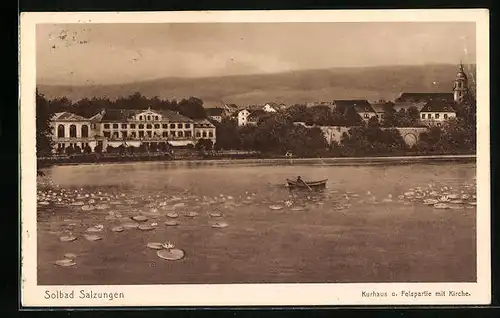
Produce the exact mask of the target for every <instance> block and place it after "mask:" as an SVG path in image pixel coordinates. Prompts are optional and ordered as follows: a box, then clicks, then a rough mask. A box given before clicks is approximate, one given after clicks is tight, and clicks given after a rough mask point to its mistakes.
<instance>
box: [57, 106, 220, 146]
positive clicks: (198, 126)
mask: <svg viewBox="0 0 500 318" xmlns="http://www.w3.org/2000/svg"><path fill="white" fill-rule="evenodd" d="M51 127H52V139H53V141H54V147H53V152H54V153H57V152H58V151H61V150H64V149H65V148H67V147H69V146H73V147H76V146H78V147H80V148H81V149H85V148H86V147H87V146H89V147H90V149H91V150H92V151H94V150H95V148H96V147H97V146H100V147H102V151H103V152H106V149H107V147H108V146H112V147H119V146H121V145H124V146H134V147H140V146H143V145H144V146H151V145H153V144H156V145H159V144H160V143H167V142H168V144H169V145H171V146H189V145H193V146H194V145H196V143H197V142H198V140H200V139H209V140H211V141H212V143H213V144H215V142H216V136H215V126H214V125H213V124H212V123H211V122H209V121H208V120H193V119H190V118H188V117H185V116H182V115H180V114H179V113H177V112H174V111H171V110H152V109H146V110H129V109H105V110H102V111H101V112H99V113H97V114H96V115H94V116H92V117H91V118H85V117H82V116H79V115H76V114H73V113H69V112H61V113H56V114H55V115H54V116H53V117H52V120H51Z"/></svg>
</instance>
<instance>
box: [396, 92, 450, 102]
mask: <svg viewBox="0 0 500 318" xmlns="http://www.w3.org/2000/svg"><path fill="white" fill-rule="evenodd" d="M436 99H441V100H447V101H453V93H402V94H401V95H400V96H399V97H398V98H396V102H422V101H429V100H436Z"/></svg>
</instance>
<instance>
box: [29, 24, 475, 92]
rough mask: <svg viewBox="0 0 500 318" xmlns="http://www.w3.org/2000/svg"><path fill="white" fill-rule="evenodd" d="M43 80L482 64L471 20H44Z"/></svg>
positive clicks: (40, 43)
mask: <svg viewBox="0 0 500 318" xmlns="http://www.w3.org/2000/svg"><path fill="white" fill-rule="evenodd" d="M36 41H37V43H36V50H37V51H36V58H37V82H38V84H58V85H60V84H64V85H97V84H120V83H130V82H136V81H144V80H149V79H158V78H166V77H189V78H197V77H211V76H227V75H240V74H263V73H278V72H286V71H296V70H307V69H324V68H335V67H363V66H384V65H421V64H431V63H432V64H458V63H460V62H463V63H475V62H476V61H475V59H476V45H475V43H476V37H475V24H474V23H470V22H392V23H381V22H358V23H340V22H337V23H335V22H329V23H324V22H323V23H313V22H308V23H211V24H206V23H146V24H137V23H136V24H111V23H109V24H89V23H87V24H39V25H37V34H36Z"/></svg>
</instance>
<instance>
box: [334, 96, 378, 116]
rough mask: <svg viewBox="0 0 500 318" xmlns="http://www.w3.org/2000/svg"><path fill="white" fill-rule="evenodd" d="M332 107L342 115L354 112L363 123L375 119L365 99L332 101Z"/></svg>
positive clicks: (374, 113) (374, 114) (373, 112)
mask: <svg viewBox="0 0 500 318" xmlns="http://www.w3.org/2000/svg"><path fill="white" fill-rule="evenodd" d="M333 106H334V107H335V108H336V109H340V110H341V111H343V112H344V113H345V112H348V111H351V110H354V111H355V112H356V113H357V114H358V115H359V116H360V117H361V118H362V119H363V120H364V121H368V120H370V118H372V117H377V113H376V112H375V110H374V109H373V108H372V106H371V105H370V103H369V102H368V101H367V100H366V99H352V100H351V99H342V100H334V101H333Z"/></svg>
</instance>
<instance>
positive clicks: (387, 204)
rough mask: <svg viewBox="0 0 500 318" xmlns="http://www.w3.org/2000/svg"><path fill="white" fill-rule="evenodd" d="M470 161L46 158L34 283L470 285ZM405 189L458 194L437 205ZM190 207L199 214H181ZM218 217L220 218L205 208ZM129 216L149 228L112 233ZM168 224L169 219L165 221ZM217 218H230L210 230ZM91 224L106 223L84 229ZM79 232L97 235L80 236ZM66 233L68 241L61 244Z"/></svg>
mask: <svg viewBox="0 0 500 318" xmlns="http://www.w3.org/2000/svg"><path fill="white" fill-rule="evenodd" d="M475 168H476V167H475V164H456V163H453V164H451V163H448V164H446V163H444V164H443V163H441V164H414V165H396V166H395V165H391V166H384V165H373V166H370V165H365V166H328V165H323V164H317V165H310V164H309V165H300V164H293V165H291V164H286V163H284V164H276V165H272V164H257V163H255V164H251V163H244V164H241V163H220V162H219V163H218V162H204V163H180V162H168V163H133V164H105V165H80V166H58V167H53V168H50V169H49V170H46V171H45V172H46V177H43V178H40V179H39V181H38V193H39V199H38V200H39V206H38V213H37V216H38V281H39V284H41V285H51V284H66V285H70V284H82V285H83V284H99V285H101V284H155V283H158V284H166V283H258V282H269V283H280V282H290V283H292V282H309V283H313V282H317V283H322V282H410V281H415V282H445V281H450V282H451V281H453V282H472V281H475V280H476V274H475V273H476V260H475V257H476V241H475V235H476V223H475V217H476V209H475V205H474V202H473V201H475V199H474V198H475V197H474V195H475ZM298 175H300V176H302V178H303V179H305V180H313V179H317V180H319V179H326V178H328V179H329V181H328V184H327V189H326V190H324V191H322V192H310V191H290V190H289V189H287V188H286V187H285V183H284V181H285V178H287V177H296V176H298ZM432 191H435V192H433V193H432ZM413 192H425V193H427V194H428V196H426V197H425V198H430V197H433V198H436V199H439V198H440V197H441V198H442V196H443V195H450V196H451V197H453V195H455V196H457V195H458V196H463V195H465V196H467V200H460V198H459V200H458V201H453V202H454V203H455V204H454V205H453V207H454V208H453V209H437V208H435V207H434V206H433V205H426V204H424V203H423V200H424V199H425V198H422V197H419V195H418V194H414V193H413ZM405 193H406V195H405V196H404V197H403V196H402V195H404V194H405ZM429 193H432V194H429ZM398 196H399V197H398ZM447 200H448V201H450V199H447ZM83 204H85V206H86V207H88V206H91V207H90V208H89V209H85V208H83V209H82V206H81V205H83ZM274 205H276V207H273V208H275V209H271V208H270V206H274ZM192 212H196V213H197V215H196V216H194V217H193V216H187V215H188V213H192ZM214 212H217V213H220V214H221V216H220V217H213V216H210V215H209V214H210V213H214ZM167 213H177V214H178V217H177V218H175V219H173V218H170V217H168V216H167V215H166V214H167ZM136 215H144V216H146V217H147V218H148V220H147V221H146V222H144V223H145V224H149V225H152V227H153V228H154V229H153V230H150V231H141V230H139V229H137V228H133V229H125V230H124V231H123V232H120V233H118V232H113V231H111V228H112V227H114V226H119V225H123V224H127V223H133V222H135V221H132V220H131V219H130V217H131V216H136ZM167 220H176V221H177V222H178V223H179V224H178V225H177V226H167V225H165V224H164V222H165V221H167ZM215 222H219V223H222V222H226V223H227V225H228V226H227V227H225V228H214V227H212V224H214V223H215ZM94 226H98V227H100V228H102V230H101V231H100V232H96V233H88V232H87V230H88V228H90V227H94ZM85 234H95V235H98V236H100V237H101V238H102V239H101V240H97V241H88V240H87V239H86V238H85V236H84V235H85ZM65 235H70V236H71V235H72V236H75V237H76V238H77V239H76V240H75V241H72V242H61V240H60V237H61V236H65ZM166 241H170V242H172V243H174V244H175V247H176V248H179V249H183V250H184V251H185V258H184V259H182V260H179V261H167V260H163V259H160V258H158V256H157V254H156V252H157V251H156V250H153V249H150V248H148V247H147V246H146V244H147V243H148V242H160V243H162V242H166ZM66 253H73V254H75V255H76V258H75V263H76V265H74V266H70V267H59V266H57V265H55V264H54V262H55V261H56V260H60V259H64V255H65V254H66Z"/></svg>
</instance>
